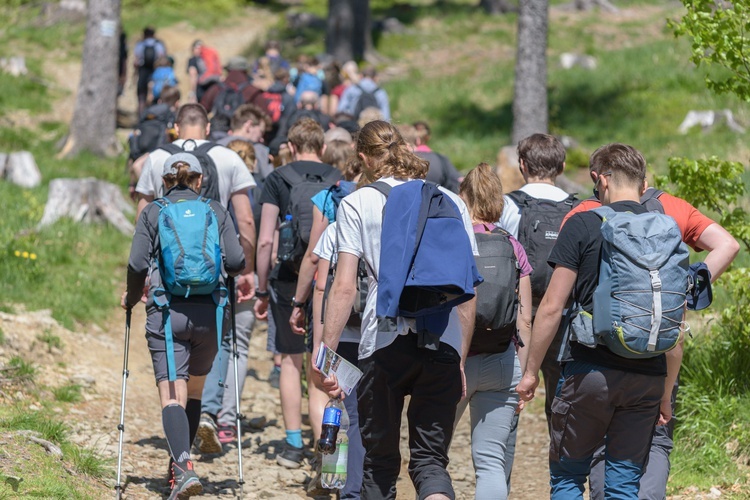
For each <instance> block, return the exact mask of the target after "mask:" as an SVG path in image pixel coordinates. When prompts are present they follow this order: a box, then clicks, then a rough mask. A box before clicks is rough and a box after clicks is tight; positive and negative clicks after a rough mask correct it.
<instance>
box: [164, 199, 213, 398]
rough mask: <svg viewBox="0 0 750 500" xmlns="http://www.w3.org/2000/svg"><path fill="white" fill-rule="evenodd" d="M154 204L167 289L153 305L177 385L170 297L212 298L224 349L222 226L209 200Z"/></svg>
mask: <svg viewBox="0 0 750 500" xmlns="http://www.w3.org/2000/svg"><path fill="white" fill-rule="evenodd" d="M154 204H156V206H158V207H159V246H160V249H161V256H160V258H159V263H158V265H159V274H160V275H161V278H162V284H163V286H164V288H158V289H156V290H154V303H155V304H156V306H157V307H159V308H160V309H161V310H162V314H163V321H164V336H165V338H166V348H167V369H168V372H169V380H170V381H174V380H175V379H176V370H175V363H174V341H173V336H172V321H171V318H170V315H169V302H170V299H171V297H172V296H178V297H185V298H188V297H190V296H191V295H211V296H213V298H214V302H216V306H217V308H216V337H217V342H218V344H219V346H221V337H222V327H223V319H224V307H225V306H226V303H227V289H226V288H224V287H221V286H220V280H221V262H222V261H221V239H220V238H221V237H220V235H219V222H218V220H217V218H216V214H215V213H214V211H213V209H212V208H211V205H210V200H208V199H206V198H198V199H195V200H181V201H179V202H177V203H172V202H170V201H169V200H167V199H166V198H161V199H159V200H156V201H155V202H154ZM219 351H221V347H219ZM219 356H221V354H220V353H219ZM220 383H221V382H220Z"/></svg>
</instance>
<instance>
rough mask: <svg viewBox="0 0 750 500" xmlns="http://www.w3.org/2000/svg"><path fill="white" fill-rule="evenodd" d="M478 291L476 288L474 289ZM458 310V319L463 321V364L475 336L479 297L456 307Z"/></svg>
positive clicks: (462, 364)
mask: <svg viewBox="0 0 750 500" xmlns="http://www.w3.org/2000/svg"><path fill="white" fill-rule="evenodd" d="M474 292H475V293H476V289H475V290H474ZM456 309H457V310H458V320H459V322H460V323H461V366H462V367H463V366H464V364H465V363H466V356H468V355H469V346H470V345H471V338H472V337H473V336H474V322H475V321H476V316H477V298H476V296H475V297H474V298H473V299H471V300H469V301H468V302H464V303H463V304H460V305H458V306H457V307H456Z"/></svg>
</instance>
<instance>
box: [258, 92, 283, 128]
mask: <svg viewBox="0 0 750 500" xmlns="http://www.w3.org/2000/svg"><path fill="white" fill-rule="evenodd" d="M261 95H262V96H263V98H264V99H265V100H266V111H268V116H269V117H270V118H271V122H272V123H273V124H276V123H279V120H281V114H282V113H283V112H284V103H283V100H284V96H283V95H282V94H279V93H278V92H263V94H261Z"/></svg>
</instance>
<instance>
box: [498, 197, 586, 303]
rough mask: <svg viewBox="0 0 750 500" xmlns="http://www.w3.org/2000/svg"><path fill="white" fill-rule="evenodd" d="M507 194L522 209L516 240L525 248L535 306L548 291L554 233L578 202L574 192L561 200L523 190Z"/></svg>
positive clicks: (555, 234)
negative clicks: (546, 197) (534, 194)
mask: <svg viewBox="0 0 750 500" xmlns="http://www.w3.org/2000/svg"><path fill="white" fill-rule="evenodd" d="M508 197H509V198H510V199H511V200H513V201H514V202H515V204H516V205H518V208H519V209H520V210H521V220H520V221H519V223H518V241H519V242H520V243H521V245H522V246H523V248H524V250H526V256H527V257H528V258H529V264H531V267H532V269H533V271H532V273H531V298H532V305H533V307H534V308H535V309H536V307H537V306H538V305H539V303H540V302H541V301H542V297H544V292H546V291H547V285H549V280H550V278H551V277H552V267H550V265H549V264H548V263H547V259H548V258H549V255H550V253H551V252H552V247H554V246H555V243H556V242H557V235H558V233H559V231H560V225H561V224H562V220H563V218H564V217H565V215H566V214H567V213H568V212H570V210H571V209H572V208H573V207H574V206H576V205H577V204H578V199H577V198H576V197H575V194H571V195H570V196H568V197H567V198H565V199H564V200H563V201H558V202H555V201H552V200H547V199H542V198H534V197H532V196H529V195H528V194H526V193H525V192H523V191H513V192H511V193H508Z"/></svg>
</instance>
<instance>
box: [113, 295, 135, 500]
mask: <svg viewBox="0 0 750 500" xmlns="http://www.w3.org/2000/svg"><path fill="white" fill-rule="evenodd" d="M131 315H132V311H131V309H128V310H127V311H126V312H125V354H124V355H123V360H122V395H121V399H120V423H119V424H118V426H117V430H118V431H120V438H119V443H118V445H117V482H116V483H115V492H116V493H117V498H118V500H119V499H121V498H122V490H123V486H122V484H120V479H121V473H122V438H123V436H124V434H125V390H126V389H127V386H128V375H129V373H130V372H128V351H129V350H130V317H131Z"/></svg>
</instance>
